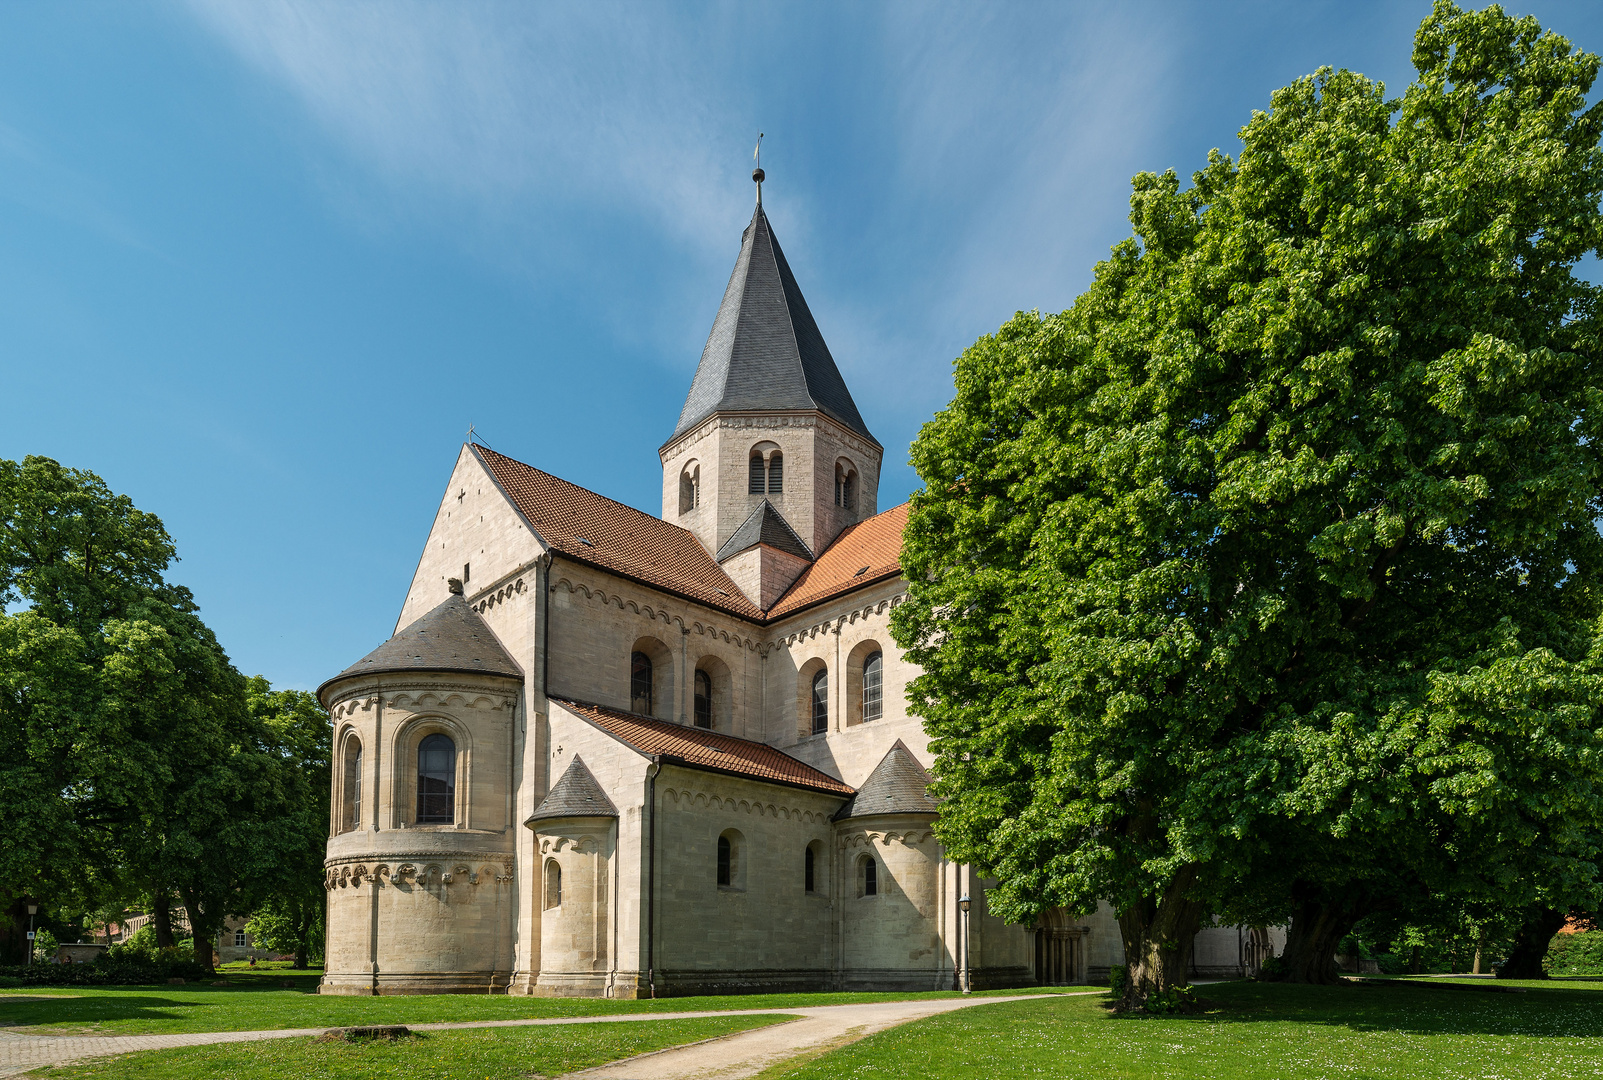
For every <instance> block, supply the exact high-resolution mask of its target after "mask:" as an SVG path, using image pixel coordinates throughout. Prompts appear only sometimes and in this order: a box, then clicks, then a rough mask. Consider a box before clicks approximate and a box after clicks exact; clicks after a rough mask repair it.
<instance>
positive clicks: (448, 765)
mask: <svg viewBox="0 0 1603 1080" xmlns="http://www.w3.org/2000/svg"><path fill="white" fill-rule="evenodd" d="M417 820H418V822H419V823H420V824H425V825H449V824H451V823H452V822H454V821H455V820H456V744H455V743H454V742H452V741H451V740H450V739H449V738H448V737H446V736H444V735H439V734H435V735H430V736H428V737H427V738H425V739H424V740H423V741H422V742H421V743H419V744H418V747H417Z"/></svg>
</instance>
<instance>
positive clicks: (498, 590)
mask: <svg viewBox="0 0 1603 1080" xmlns="http://www.w3.org/2000/svg"><path fill="white" fill-rule="evenodd" d="M527 591H528V586H527V585H525V584H524V583H523V578H521V577H520V578H518V579H517V581H515V582H513V583H511V584H509V585H501V586H499V587H494V588H492V589H486V590H485V591H484V592H483V593H480V594H478V595H477V597H476V598H475V599H474V600H472V601H469V603H468V606H469V607H471V608H472V609H473V610H474V611H477V612H478V613H479V614H480V615H483V614H484V613H485V612H486V611H488V610H489V609H490V608H493V607H496V606H497V605H499V604H503V603H505V602H506V601H508V600H510V599H512V598H513V597H514V596H521V595H523V594H524V593H525V592H527Z"/></svg>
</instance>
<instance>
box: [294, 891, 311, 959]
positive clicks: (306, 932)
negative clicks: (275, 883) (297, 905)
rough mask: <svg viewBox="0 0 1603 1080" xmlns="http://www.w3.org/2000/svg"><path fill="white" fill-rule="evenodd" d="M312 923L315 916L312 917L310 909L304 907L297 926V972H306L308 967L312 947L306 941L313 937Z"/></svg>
mask: <svg viewBox="0 0 1603 1080" xmlns="http://www.w3.org/2000/svg"><path fill="white" fill-rule="evenodd" d="M312 921H313V916H312V914H311V912H310V910H309V909H308V908H306V907H302V908H301V917H300V918H299V919H298V920H297V921H296V924H295V970H296V971H305V970H306V967H307V956H308V953H309V952H310V951H311V950H310V946H308V945H307V944H306V939H307V938H309V937H311V935H312Z"/></svg>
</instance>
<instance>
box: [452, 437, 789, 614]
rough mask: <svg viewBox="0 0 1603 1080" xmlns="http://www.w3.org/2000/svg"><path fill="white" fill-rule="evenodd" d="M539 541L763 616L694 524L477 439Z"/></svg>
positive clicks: (476, 450)
mask: <svg viewBox="0 0 1603 1080" xmlns="http://www.w3.org/2000/svg"><path fill="white" fill-rule="evenodd" d="M471 449H472V451H473V453H475V454H477V455H478V457H479V460H480V461H482V462H484V466H485V468H486V469H488V470H489V471H490V475H491V476H493V477H495V480H496V483H498V484H500V485H501V490H502V491H504V492H506V494H507V497H508V498H509V499H511V500H512V505H513V506H515V507H517V509H518V512H519V513H520V514H522V515H523V517H524V518H525V520H527V521H528V523H529V525H530V527H531V528H533V529H534V530H535V532H537V533H539V534H540V538H541V539H543V540H544V541H545V542H546V543H548V544H550V545H551V546H552V547H553V548H555V549H556V550H557V551H558V552H560V553H561V554H563V555H564V556H566V557H567V558H570V559H573V560H574V561H575V562H582V563H588V564H589V565H591V566H596V567H600V568H601V569H603V570H609V571H611V572H613V573H615V574H619V575H622V576H623V577H626V578H631V579H633V580H634V581H639V582H642V583H644V584H646V585H652V586H655V587H656V588H659V589H666V590H667V591H669V592H672V593H676V594H677V595H679V596H682V597H685V598H686V599H690V600H695V601H697V602H699V603H702V604H706V605H708V606H709V607H714V608H718V609H720V610H722V611H726V612H728V613H730V614H731V615H739V616H741V617H742V618H746V619H752V620H756V619H758V618H760V617H761V615H762V613H761V612H759V611H758V610H757V606H756V605H755V604H753V603H752V602H751V601H750V600H748V599H746V595H745V594H744V593H742V592H741V591H740V586H738V585H736V584H735V583H734V582H733V581H732V580H730V577H729V575H728V574H726V573H724V571H723V568H722V567H720V566H719V565H718V564H717V563H716V562H714V561H713V557H712V556H711V555H709V554H707V549H706V548H704V547H702V546H701V541H700V540H697V539H696V535H695V534H694V533H692V532H690V531H689V530H688V529H682V528H680V527H679V526H678V525H674V524H672V523H671V522H667V521H663V520H662V519H661V518H656V517H652V516H651V515H650V514H647V513H643V512H642V511H639V510H636V509H635V508H634V507H632V506H625V505H624V504H623V503H621V502H616V501H614V500H612V499H609V498H607V497H606V496H605V495H597V494H596V493H595V492H593V491H590V490H587V489H586V488H582V487H580V486H579V485H578V484H570V483H569V482H568V481H566V480H563V479H561V478H559V477H555V476H552V475H551V474H550V473H548V472H542V471H541V470H539V469H536V468H535V467H534V466H532V465H525V464H524V463H523V462H521V461H517V460H515V459H513V458H509V457H507V456H506V455H505V454H498V453H496V452H495V451H494V450H491V449H490V448H489V447H487V446H479V445H477V444H472V445H471Z"/></svg>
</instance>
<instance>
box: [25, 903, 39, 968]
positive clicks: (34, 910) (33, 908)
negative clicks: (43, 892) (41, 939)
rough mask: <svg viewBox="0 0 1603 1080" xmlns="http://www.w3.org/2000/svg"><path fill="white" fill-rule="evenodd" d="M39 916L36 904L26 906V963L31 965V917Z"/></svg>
mask: <svg viewBox="0 0 1603 1080" xmlns="http://www.w3.org/2000/svg"><path fill="white" fill-rule="evenodd" d="M37 914H39V905H38V904H29V905H28V963H29V964H32V963H33V917H34V916H35V915H37Z"/></svg>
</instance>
